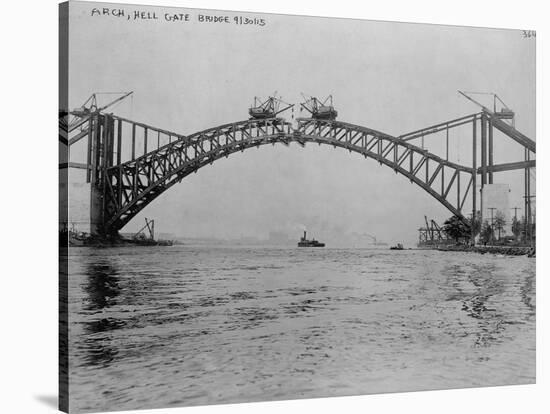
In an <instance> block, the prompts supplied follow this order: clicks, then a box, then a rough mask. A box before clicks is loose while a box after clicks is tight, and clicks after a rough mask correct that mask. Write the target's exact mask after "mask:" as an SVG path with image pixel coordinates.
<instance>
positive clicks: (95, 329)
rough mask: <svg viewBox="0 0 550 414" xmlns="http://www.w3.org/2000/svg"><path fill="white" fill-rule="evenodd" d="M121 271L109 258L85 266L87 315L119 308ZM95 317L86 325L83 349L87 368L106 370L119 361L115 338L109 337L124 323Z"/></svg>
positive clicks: (118, 320) (96, 315) (84, 287)
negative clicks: (113, 341)
mask: <svg viewBox="0 0 550 414" xmlns="http://www.w3.org/2000/svg"><path fill="white" fill-rule="evenodd" d="M117 275H118V271H117V269H116V268H115V266H114V265H113V264H112V263H111V262H110V261H109V258H105V259H104V260H102V261H100V262H98V263H93V262H92V263H88V264H87V266H86V282H85V284H84V286H83V290H84V292H85V293H86V295H85V299H86V300H85V305H84V309H85V310H87V311H104V310H106V309H107V308H109V307H110V306H114V305H116V297H117V296H119V295H120V286H119V284H118V277H117ZM90 315H95V316H92V317H91V318H89V319H88V320H87V321H85V322H84V332H85V335H84V337H85V339H84V341H83V349H85V351H86V358H85V362H86V364H88V365H90V366H94V365H99V366H102V367H103V368H105V367H107V366H108V365H109V364H110V363H111V362H112V361H113V360H114V359H115V357H116V355H117V353H118V351H117V349H116V347H114V346H112V345H111V342H112V337H111V336H110V334H109V333H108V332H109V331H111V330H113V329H119V328H122V327H123V326H124V324H125V323H124V321H122V320H120V319H116V318H114V317H111V316H109V317H104V313H103V312H101V313H99V312H93V313H90Z"/></svg>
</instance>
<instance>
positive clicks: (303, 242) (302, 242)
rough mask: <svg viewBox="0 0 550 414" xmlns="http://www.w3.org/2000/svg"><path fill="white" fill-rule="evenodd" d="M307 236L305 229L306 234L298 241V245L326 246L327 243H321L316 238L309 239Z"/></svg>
mask: <svg viewBox="0 0 550 414" xmlns="http://www.w3.org/2000/svg"><path fill="white" fill-rule="evenodd" d="M306 236H307V234H306V231H305V230H304V235H303V237H302V238H301V239H300V241H299V242H298V247H325V243H321V242H319V241H317V240H315V239H311V240H308V239H307V238H306Z"/></svg>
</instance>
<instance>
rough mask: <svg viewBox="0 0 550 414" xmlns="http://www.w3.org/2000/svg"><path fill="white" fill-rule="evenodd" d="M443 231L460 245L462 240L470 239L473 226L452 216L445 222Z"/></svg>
mask: <svg viewBox="0 0 550 414" xmlns="http://www.w3.org/2000/svg"><path fill="white" fill-rule="evenodd" d="M443 231H444V232H445V234H446V235H447V236H449V237H450V238H452V239H454V240H455V241H456V242H457V243H458V242H459V241H460V239H464V238H469V237H470V236H471V225H470V223H469V222H464V220H463V219H461V218H460V217H458V216H452V217H449V218H448V219H447V220H445V223H444V224H443Z"/></svg>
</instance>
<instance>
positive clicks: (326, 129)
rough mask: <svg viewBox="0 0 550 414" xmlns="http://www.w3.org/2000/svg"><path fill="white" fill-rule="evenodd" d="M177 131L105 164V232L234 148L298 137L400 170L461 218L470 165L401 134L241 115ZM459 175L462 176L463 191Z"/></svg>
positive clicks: (303, 141)
mask: <svg viewBox="0 0 550 414" xmlns="http://www.w3.org/2000/svg"><path fill="white" fill-rule="evenodd" d="M111 117H112V116H111ZM113 118H114V119H115V120H116V119H117V118H116V117H113ZM174 135H175V136H176V135H177V134H174ZM178 136H179V138H178V139H177V140H175V141H173V142H171V143H169V144H167V145H164V146H162V147H160V148H158V149H157V150H154V151H151V152H149V153H147V154H145V155H143V156H141V157H139V158H136V159H134V160H131V161H128V162H124V163H121V164H119V165H113V166H110V167H108V168H106V169H105V175H104V177H105V182H104V185H103V193H104V196H103V198H104V204H103V205H104V219H105V230H106V232H111V233H112V232H116V231H118V230H120V229H121V228H122V227H123V226H124V225H125V224H126V223H128V222H129V221H130V220H131V219H132V218H133V217H134V216H135V215H136V214H138V213H139V212H140V211H141V210H142V209H143V208H144V207H145V206H147V205H148V204H149V203H150V202H152V201H153V200H154V199H155V198H156V197H158V196H159V195H160V194H162V193H163V192H164V191H166V190H167V189H168V188H170V187H171V186H173V185H174V184H176V183H177V182H181V180H182V179H183V178H184V177H186V176H187V175H189V174H191V173H193V172H196V171H197V170H199V169H200V168H201V167H203V166H205V165H208V164H212V163H213V162H214V161H215V160H217V159H220V158H222V157H227V156H229V155H230V154H233V153H236V152H238V151H244V150H245V149H247V148H252V147H258V146H260V145H265V144H270V143H272V144H274V143H283V144H287V145H288V144H289V143H290V142H297V143H299V144H300V145H302V146H303V145H305V144H306V143H307V142H316V143H319V144H328V145H332V146H334V147H340V148H344V149H347V150H349V151H350V152H351V151H353V152H357V153H359V154H362V155H363V156H364V157H365V158H372V159H374V160H376V161H378V162H379V163H380V164H383V165H386V166H388V167H390V168H392V169H393V170H394V171H395V172H396V173H400V174H402V175H404V176H405V177H407V178H408V179H409V180H410V181H411V182H413V183H415V184H417V185H418V186H419V187H421V188H422V189H424V190H425V191H427V192H428V193H429V194H430V195H431V196H433V197H434V198H435V199H436V200H438V201H439V202H440V203H441V204H443V205H444V206H445V207H446V208H447V209H449V210H450V211H451V212H452V213H453V214H456V215H457V216H459V217H462V218H464V216H463V214H462V212H461V211H462V208H463V205H464V203H465V201H466V197H467V195H468V191H469V189H470V188H471V184H472V181H473V179H472V177H473V175H474V174H475V171H474V170H473V168H469V167H466V166H463V165H459V164H456V163H452V162H449V161H446V160H444V159H442V158H441V157H438V156H437V155H434V154H431V153H430V152H428V151H427V150H424V149H422V148H420V147H418V146H415V145H413V144H411V143H409V142H406V141H404V140H402V139H400V138H396V137H393V136H391V135H388V134H384V133H382V132H379V131H376V130H372V129H369V128H365V127H361V126H358V125H353V124H348V123H344V122H338V121H326V120H316V119H298V125H297V127H296V128H293V126H292V124H290V123H289V122H287V121H285V120H284V119H281V118H272V119H266V120H246V121H241V122H236V123H231V124H226V125H222V126H219V127H215V128H210V129H207V130H205V131H201V132H198V133H195V134H193V135H189V136H181V135H178ZM461 176H465V177H466V180H467V181H465V182H466V190H465V191H463V192H462V193H461V185H460V177H461ZM451 194H453V196H454V197H451ZM451 198H453V199H451Z"/></svg>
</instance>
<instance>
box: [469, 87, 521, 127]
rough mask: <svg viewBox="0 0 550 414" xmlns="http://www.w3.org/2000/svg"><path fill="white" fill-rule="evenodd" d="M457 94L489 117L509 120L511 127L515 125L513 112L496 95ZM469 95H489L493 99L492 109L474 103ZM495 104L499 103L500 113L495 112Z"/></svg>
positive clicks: (476, 102)
mask: <svg viewBox="0 0 550 414" xmlns="http://www.w3.org/2000/svg"><path fill="white" fill-rule="evenodd" d="M458 93H459V94H461V95H462V96H464V97H465V98H466V99H468V100H469V101H471V102H473V103H474V104H476V105H477V106H479V107H480V108H481V109H483V110H484V111H485V112H487V113H489V114H490V115H492V116H495V117H497V118H499V119H510V120H511V124H512V126H514V124H515V122H514V118H515V114H514V111H512V110H511V109H510V108H509V107H508V105H506V104H505V103H504V101H503V100H502V99H501V98H500V97H499V96H498V95H497V94H496V93H494V92H463V91H458ZM469 95H490V96H492V97H493V109H492V110H491V109H489V108H487V107H486V106H485V105H483V104H482V103H480V102H478V101H476V100H475V99H474V98H472V97H471V96H469ZM497 102H500V105H501V108H500V111H497Z"/></svg>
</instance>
